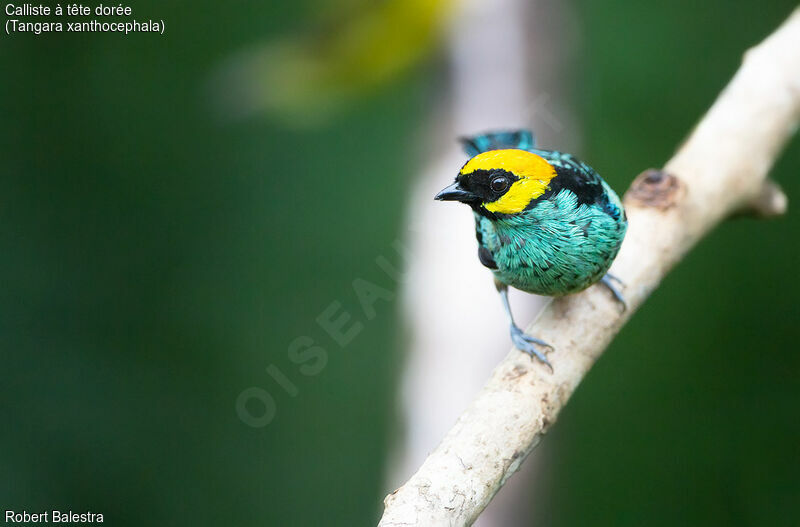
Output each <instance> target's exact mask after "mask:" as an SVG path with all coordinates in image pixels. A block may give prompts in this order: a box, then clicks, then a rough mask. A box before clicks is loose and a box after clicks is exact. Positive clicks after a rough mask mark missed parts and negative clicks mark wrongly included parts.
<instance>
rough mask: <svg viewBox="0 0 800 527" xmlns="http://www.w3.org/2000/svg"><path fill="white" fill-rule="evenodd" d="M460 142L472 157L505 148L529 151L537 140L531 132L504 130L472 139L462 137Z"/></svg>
mask: <svg viewBox="0 0 800 527" xmlns="http://www.w3.org/2000/svg"><path fill="white" fill-rule="evenodd" d="M459 141H460V142H461V146H462V147H463V148H464V151H465V152H466V153H467V155H469V156H470V157H472V156H476V155H478V154H480V153H482V152H488V151H489V150H500V149H503V148H519V149H520V150H528V149H529V148H533V147H534V145H535V144H536V140H535V139H534V137H533V133H532V132H531V131H530V130H504V131H500V132H487V133H485V134H480V135H475V136H472V137H460V138H459Z"/></svg>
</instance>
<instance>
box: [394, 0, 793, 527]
mask: <svg viewBox="0 0 800 527" xmlns="http://www.w3.org/2000/svg"><path fill="white" fill-rule="evenodd" d="M799 120H800V9H798V10H796V11H795V12H794V13H793V14H792V15H791V16H790V17H789V19H788V20H787V21H786V22H785V23H784V24H783V25H782V26H781V27H780V28H779V29H778V30H777V31H776V32H775V33H773V34H772V35H771V36H769V37H768V38H767V39H766V40H765V41H764V42H762V43H761V44H759V45H758V46H756V47H754V48H752V49H751V50H749V51H748V52H747V53H746V54H745V57H744V61H743V64H742V66H741V68H740V69H739V71H738V72H737V73H736V75H735V76H734V78H733V80H732V81H731V82H730V84H729V85H728V86H727V87H726V88H725V90H724V91H723V92H722V94H720V96H719V98H718V99H717V101H716V102H715V103H714V105H713V106H712V108H711V109H710V110H709V111H708V113H707V114H706V115H705V117H704V118H703V119H702V121H701V122H700V123H699V124H698V126H697V127H696V129H695V130H694V131H693V133H692V134H691V136H690V137H689V139H688V140H687V141H686V143H685V144H684V145H683V146H682V147H681V148H680V150H679V151H678V152H677V154H675V156H674V157H673V158H672V159H671V160H670V161H669V162H668V163H667V164H666V166H665V167H664V169H662V170H648V171H645V172H644V173H642V174H641V175H640V176H639V177H637V178H636V180H635V181H634V182H633V184H632V185H631V188H630V189H629V190H628V192H627V193H626V195H625V199H624V201H625V209H626V211H627V214H628V219H629V227H628V233H627V236H626V238H625V242H624V243H623V246H622V249H621V251H620V254H619V256H618V257H617V259H616V261H615V262H614V266H613V269H612V272H613V273H614V274H615V275H616V276H619V277H620V278H621V279H622V281H623V282H624V283H625V284H626V287H625V290H624V294H625V297H626V300H627V303H628V309H627V310H626V311H625V312H621V310H620V309H619V306H618V304H617V303H615V302H614V300H613V299H612V297H611V295H610V294H609V293H608V292H607V291H606V290H604V289H603V288H601V287H591V288H589V289H588V290H586V291H584V292H582V293H579V294H576V295H571V296H568V297H564V298H559V299H556V300H553V301H552V302H551V303H550V304H549V305H548V306H547V307H546V308H545V309H544V311H543V312H542V313H541V314H540V315H539V317H538V318H537V319H536V320H535V321H534V323H533V324H532V325H531V326H530V327H529V328H528V330H529V332H530V333H531V334H534V335H536V336H537V337H539V338H541V339H543V340H544V341H546V342H549V343H551V344H552V345H553V346H554V348H555V350H556V351H555V352H553V353H551V354H550V355H549V356H548V359H549V360H550V361H551V363H552V365H553V373H551V372H550V370H549V369H548V368H547V367H545V366H543V365H542V364H541V363H539V362H536V361H531V360H530V358H529V357H528V356H527V355H524V354H522V353H520V352H518V351H516V350H512V351H511V353H509V354H508V356H506V358H505V359H503V361H502V362H501V363H500V364H499V365H498V366H497V368H495V370H494V372H493V373H492V376H491V378H490V379H489V381H488V382H487V383H486V385H485V386H484V388H483V390H482V391H481V392H480V394H479V395H478V397H477V398H476V399H475V400H474V401H473V403H472V405H471V406H470V407H469V408H468V409H467V410H466V411H465V412H464V413H463V414H462V415H461V417H460V418H459V419H458V421H457V422H456V424H455V426H453V428H452V429H451V430H450V432H449V433H448V434H447V435H446V436H445V438H444V440H443V441H442V443H441V444H440V445H439V446H438V447H437V448H436V450H435V451H434V452H433V453H431V455H430V456H429V457H428V459H427V460H425V462H424V463H423V465H422V467H420V469H419V470H418V471H417V473H416V474H415V475H414V476H413V477H412V478H411V479H410V480H409V481H408V482H407V483H406V484H405V485H403V486H402V487H400V488H399V489H397V490H396V491H394V492H393V493H392V494H390V495H389V496H387V497H386V499H385V506H386V510H385V512H384V515H383V518H382V520H381V522H380V526H382V527H389V526H400V525H403V526H409V525H421V526H426V527H430V526H439V525H469V524H471V523H472V522H474V521H475V519H476V518H477V517H478V515H479V514H480V513H481V511H483V509H484V508H485V507H486V506H487V505H488V503H489V501H491V499H492V497H493V496H494V495H495V493H496V492H497V491H498V490H499V489H500V487H502V486H503V484H504V483H505V482H506V480H507V479H508V478H509V477H510V476H511V475H512V474H513V473H514V472H516V471H517V469H518V468H519V466H520V464H521V463H522V462H523V461H524V459H525V458H526V457H527V455H528V454H530V452H531V451H532V450H533V449H534V448H535V447H536V445H537V444H538V442H539V440H540V439H541V437H542V435H543V434H544V433H545V432H546V431H547V429H548V428H549V427H550V426H551V425H552V424H553V422H555V420H556V417H557V416H558V413H559V411H560V410H561V408H562V407H563V406H564V405H565V404H566V402H567V400H568V399H569V397H570V395H571V394H572V392H573V391H574V390H575V388H576V387H577V386H578V384H579V383H580V381H581V379H582V378H583V376H584V375H585V374H586V372H587V371H588V370H589V368H590V367H591V366H592V365H593V364H594V362H595V361H596V360H597V358H598V357H599V356H600V354H601V353H602V352H603V350H604V349H605V348H606V346H607V345H608V343H609V342H610V341H611V340H612V338H613V337H614V335H616V334H617V332H618V331H619V330H620V328H621V327H622V326H623V325H624V324H625V322H626V321H627V320H628V318H630V316H631V315H632V314H633V313H634V312H635V311H636V310H637V309H638V308H639V306H641V304H642V303H643V302H644V301H645V299H646V298H647V297H648V296H649V294H650V293H651V292H652V291H653V290H655V288H656V287H658V284H659V282H660V281H661V279H662V278H663V277H664V275H665V274H666V273H667V272H668V271H669V270H670V269H671V268H672V267H673V266H674V265H675V264H676V263H677V262H678V261H679V260H680V259H681V258H682V257H683V256H684V255H685V254H686V252H687V251H688V250H689V249H690V248H691V247H692V246H694V244H695V243H697V241H698V240H699V239H700V238H701V237H702V236H703V235H705V234H706V233H707V232H708V231H709V230H710V229H711V228H713V227H714V226H715V225H717V224H718V223H719V222H720V221H722V220H723V219H725V218H727V217H729V216H731V215H733V214H739V213H752V214H755V215H758V216H773V215H776V214H780V213H782V212H783V211H784V210H785V209H786V197H785V196H784V195H783V193H782V192H781V191H780V189H779V188H778V187H777V185H775V184H774V183H771V182H769V181H768V180H767V179H766V177H767V172H768V171H769V169H770V167H771V166H772V164H773V162H774V161H775V159H776V157H777V156H778V154H779V152H780V150H781V149H782V147H783V146H784V144H785V143H786V142H787V141H788V139H789V138H790V137H791V135H792V133H793V132H794V130H795V129H796V128H797V125H798V121H799ZM443 374H444V373H443Z"/></svg>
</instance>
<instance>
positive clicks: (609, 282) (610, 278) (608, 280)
mask: <svg viewBox="0 0 800 527" xmlns="http://www.w3.org/2000/svg"><path fill="white" fill-rule="evenodd" d="M600 282H602V284H603V285H604V286H606V287H607V288H608V289H609V290H610V291H611V294H612V295H614V298H616V299H617V301H618V302H619V303H620V304H622V310H623V311H625V310H626V309H628V304H626V303H625V297H624V296H622V293H620V292H619V289H617V288H616V287H615V286H614V284H613V282H616V283H617V284H618V285H620V286H624V285H625V284H623V283H622V280H620V279H619V278H617V277H616V276H614V275H613V274H611V273H606V274H605V276H603V278H601V279H600Z"/></svg>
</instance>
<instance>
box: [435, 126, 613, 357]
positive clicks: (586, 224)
mask: <svg viewBox="0 0 800 527" xmlns="http://www.w3.org/2000/svg"><path fill="white" fill-rule="evenodd" d="M461 141H462V143H463V145H464V149H465V150H466V152H467V153H468V154H469V155H470V156H471V159H470V160H469V161H468V162H467V163H466V164H465V165H464V167H463V168H462V169H461V171H460V172H459V175H458V176H457V177H456V181H455V182H454V183H453V184H452V185H450V186H449V187H447V188H445V189H444V190H442V192H440V193H439V194H438V195H437V196H436V199H439V200H456V201H461V202H463V203H466V204H468V205H469V206H470V207H472V209H473V211H474V214H475V234H476V237H477V239H478V257H479V259H480V262H481V263H482V264H483V265H484V266H486V267H488V268H489V269H490V270H491V271H492V273H493V274H494V278H495V283H496V285H497V287H498V291H500V294H501V295H502V299H503V303H504V305H505V308H506V310H507V311H508V314H509V316H510V318H511V337H512V340H513V341H514V344H515V345H516V346H517V347H518V348H519V349H521V350H522V351H525V352H527V353H530V354H532V355H536V356H537V357H539V358H540V359H541V360H542V361H544V362H547V360H546V358H545V357H544V355H543V354H541V352H540V351H539V350H537V349H536V345H540V346H541V345H545V346H546V344H545V343H544V342H542V341H539V340H538V339H535V338H534V337H531V336H529V335H525V334H524V333H523V332H522V330H521V329H519V327H517V326H516V324H515V323H514V320H513V317H512V316H511V309H510V307H509V305H508V296H507V287H508V286H511V287H514V288H517V289H520V290H522V291H527V292H529V293H535V294H539V295H547V296H562V295H567V294H571V293H576V292H578V291H581V290H583V289H586V288H587V287H589V286H590V285H592V284H594V283H597V282H600V281H602V282H603V283H604V284H605V285H607V286H608V287H609V288H610V289H611V291H612V292H613V293H614V295H615V297H616V298H617V299H618V300H622V296H621V295H620V293H619V292H618V291H617V290H616V289H615V288H614V287H613V286H612V284H611V283H610V282H609V279H608V275H607V272H608V269H609V268H610V267H611V264H612V262H613V261H614V258H615V257H616V256H617V252H618V251H619V248H620V245H621V244H622V240H623V238H624V237H625V231H626V229H627V219H626V216H625V211H624V209H623V207H622V203H621V201H620V199H619V197H618V196H617V194H616V193H615V192H614V191H613V190H612V189H611V187H610V186H609V185H608V184H607V183H606V182H605V181H603V179H602V178H601V177H600V175H599V174H598V173H597V172H596V171H595V170H594V169H593V168H592V167H590V166H589V165H587V164H586V163H584V162H582V161H580V160H579V159H577V158H576V157H574V156H572V155H570V154H565V153H562V152H557V151H550V150H542V149H539V148H536V147H535V142H534V139H533V134H531V133H530V132H528V131H526V130H520V131H506V132H496V133H490V134H483V135H478V136H475V137H470V138H464V139H462V140H461Z"/></svg>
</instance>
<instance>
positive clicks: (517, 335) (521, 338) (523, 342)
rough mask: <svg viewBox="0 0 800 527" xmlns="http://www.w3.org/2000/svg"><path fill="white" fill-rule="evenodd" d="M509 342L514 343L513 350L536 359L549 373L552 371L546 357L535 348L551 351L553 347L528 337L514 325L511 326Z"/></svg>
mask: <svg viewBox="0 0 800 527" xmlns="http://www.w3.org/2000/svg"><path fill="white" fill-rule="evenodd" d="M511 342H513V343H514V347H515V348H517V349H518V350H520V351H521V352H523V353H527V354H528V355H530V356H531V358H533V357H536V358H537V359H539V360H540V361H542V362H543V363H544V364H545V365H546V366H547V367H548V368H550V371H553V366H552V365H550V362H549V361H548V360H547V357H545V355H544V353H542V352H541V351H539V350H538V349H536V346H544V347H547V348H550V349H553V346H551V345H550V344H548V343H547V342H545V341H543V340H540V339H537V338H536V337H532V336H531V335H528V334H527V333H525V332H524V331H522V330H521V329H520V328H519V327H517V326H516V325H512V326H511Z"/></svg>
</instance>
